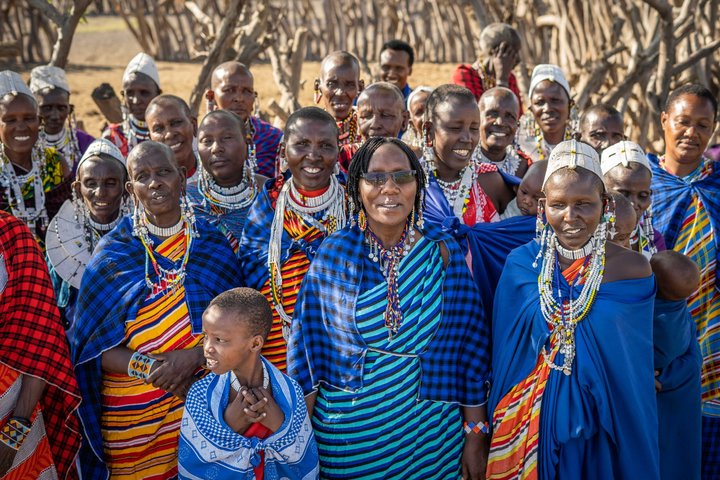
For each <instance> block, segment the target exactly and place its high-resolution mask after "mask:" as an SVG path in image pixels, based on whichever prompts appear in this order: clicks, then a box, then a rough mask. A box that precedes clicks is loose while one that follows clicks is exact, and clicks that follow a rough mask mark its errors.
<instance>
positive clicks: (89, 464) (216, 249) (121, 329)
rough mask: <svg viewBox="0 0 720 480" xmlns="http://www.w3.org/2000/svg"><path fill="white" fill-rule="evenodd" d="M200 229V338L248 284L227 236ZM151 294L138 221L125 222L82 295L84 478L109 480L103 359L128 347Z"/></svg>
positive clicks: (193, 301)
mask: <svg viewBox="0 0 720 480" xmlns="http://www.w3.org/2000/svg"><path fill="white" fill-rule="evenodd" d="M196 226H197V231H198V233H199V234H200V236H199V238H195V239H193V243H192V246H191V251H190V259H189V261H188V264H187V268H186V277H185V281H184V287H185V299H186V302H187V305H188V313H189V314H190V321H191V322H192V330H193V333H196V334H198V333H200V332H201V331H202V314H203V312H204V311H205V308H206V307H207V305H208V304H209V303H210V301H211V300H212V299H213V298H215V296H217V295H219V294H220V293H222V292H224V291H225V290H229V289H231V288H235V287H239V286H242V285H243V282H242V278H241V276H240V273H239V272H240V266H239V264H238V260H237V257H236V256H235V254H234V253H233V251H232V249H231V248H230V244H229V243H228V241H227V239H226V238H225V236H223V234H222V233H220V232H219V231H218V230H217V229H216V228H215V227H213V226H212V225H210V224H209V223H207V222H205V221H204V220H202V219H198V220H197V222H196ZM156 259H157V261H158V263H160V265H161V266H162V267H163V268H173V267H174V266H176V265H175V264H173V263H172V262H170V260H168V259H166V258H165V257H162V256H157V258H156ZM149 293H150V290H149V289H148V287H147V286H146V285H145V249H144V247H143V245H142V243H141V242H140V240H139V239H138V238H136V237H133V235H132V220H131V219H130V218H129V217H125V218H123V219H122V221H121V222H120V223H119V224H118V226H117V227H115V229H114V230H112V231H111V232H110V233H108V234H106V235H105V236H104V237H103V238H102V240H101V241H100V243H99V244H98V246H97V249H96V251H95V254H94V255H93V257H92V259H91V260H90V263H89V264H88V266H87V268H86V269H85V273H84V274H83V278H82V283H81V284H80V293H79V295H78V303H77V311H76V312H77V313H76V316H75V322H76V323H75V324H76V327H77V328H76V332H75V337H74V339H73V343H72V345H71V350H72V358H73V364H75V374H76V376H77V379H78V384H79V385H80V391H81V392H82V399H83V401H82V403H81V404H80V408H79V413H80V419H81V421H82V425H83V432H84V439H85V442H83V447H82V450H81V464H82V469H83V477H86V478H105V476H106V467H105V465H104V461H103V459H104V453H103V443H102V435H101V433H100V416H101V399H100V388H99V386H100V383H101V379H102V370H101V357H102V353H103V352H104V351H106V350H109V349H111V348H113V347H116V346H118V345H119V344H120V343H121V342H122V341H123V339H124V338H125V322H126V321H127V320H128V319H132V318H135V315H136V314H137V311H138V309H139V308H140V306H141V305H142V303H143V301H144V300H145V298H146V297H147V295H148V294H149ZM88 447H90V448H91V449H92V452H91V451H89V450H88Z"/></svg>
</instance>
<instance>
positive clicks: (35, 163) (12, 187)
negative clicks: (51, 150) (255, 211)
mask: <svg viewBox="0 0 720 480" xmlns="http://www.w3.org/2000/svg"><path fill="white" fill-rule="evenodd" d="M44 153H45V150H44V149H43V148H42V145H41V143H40V142H35V145H34V146H33V150H32V160H31V161H32V167H31V168H30V171H29V172H27V173H26V174H23V175H17V174H16V173H15V168H14V167H13V163H12V162H11V161H10V159H9V158H7V157H6V156H5V147H4V145H3V144H2V143H1V142H0V162H1V165H0V166H1V167H2V168H1V169H0V186H2V187H4V188H5V197H6V198H7V202H8V205H9V206H10V210H11V211H12V214H13V215H14V216H15V217H17V218H19V219H20V220H22V221H23V222H25V223H26V224H27V225H28V227H30V229H31V230H34V229H35V226H36V223H37V222H39V223H40V227H41V228H44V227H46V226H47V223H48V215H47V210H46V209H45V190H44V188H43V176H44V175H45V155H44ZM31 190H32V192H33V193H32V196H33V200H34V201H35V206H34V208H32V207H28V206H26V205H25V195H27V194H28V193H29V192H30V191H31Z"/></svg>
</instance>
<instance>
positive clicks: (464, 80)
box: [452, 64, 523, 115]
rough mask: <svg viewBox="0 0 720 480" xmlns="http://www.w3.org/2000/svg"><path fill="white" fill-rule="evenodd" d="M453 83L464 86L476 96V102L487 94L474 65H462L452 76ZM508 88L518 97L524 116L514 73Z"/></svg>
mask: <svg viewBox="0 0 720 480" xmlns="http://www.w3.org/2000/svg"><path fill="white" fill-rule="evenodd" d="M452 81H453V83H454V84H455V85H462V86H463V87H465V88H467V89H468V90H470V91H471V92H472V93H473V95H475V100H480V97H481V96H482V94H483V93H484V92H485V87H484V86H483V81H482V79H481V78H480V73H478V71H477V70H475V69H474V68H473V67H472V65H468V64H462V65H458V67H457V68H456V69H455V71H454V72H453V75H452ZM508 88H509V89H510V90H512V92H513V93H514V94H515V95H516V96H517V98H518V102H520V115H522V114H523V102H522V96H521V95H520V88H519V87H518V82H517V78H515V75H514V74H513V73H510V76H509V77H508Z"/></svg>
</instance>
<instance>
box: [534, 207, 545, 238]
mask: <svg viewBox="0 0 720 480" xmlns="http://www.w3.org/2000/svg"><path fill="white" fill-rule="evenodd" d="M543 230H545V202H544V200H543V199H542V198H541V199H540V200H538V206H537V214H536V215H535V238H536V239H538V240H540V236H541V235H542V233H543Z"/></svg>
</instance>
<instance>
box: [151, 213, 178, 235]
mask: <svg viewBox="0 0 720 480" xmlns="http://www.w3.org/2000/svg"><path fill="white" fill-rule="evenodd" d="M145 226H146V227H147V229H148V232H150V233H151V234H153V235H155V236H156V237H172V236H173V235H177V234H178V233H180V231H181V230H182V229H183V227H184V226H185V221H184V220H183V218H182V215H181V216H180V220H178V223H176V224H175V225H173V226H172V227H167V228H163V227H158V226H157V225H154V224H152V223H151V222H150V220H148V218H147V216H146V217H145Z"/></svg>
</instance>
